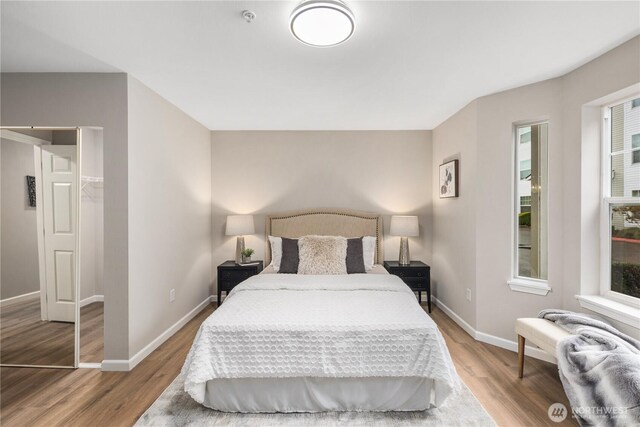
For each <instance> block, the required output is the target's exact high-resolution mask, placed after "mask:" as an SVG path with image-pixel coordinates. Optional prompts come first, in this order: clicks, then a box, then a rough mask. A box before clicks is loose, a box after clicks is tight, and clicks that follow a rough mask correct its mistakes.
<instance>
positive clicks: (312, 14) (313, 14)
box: [289, 0, 356, 47]
mask: <svg viewBox="0 0 640 427" xmlns="http://www.w3.org/2000/svg"><path fill="white" fill-rule="evenodd" d="M355 28H356V19H355V17H354V16H353V12H351V10H350V9H349V8H348V7H347V5H346V4H344V3H343V2H341V1H338V0H308V1H304V2H302V3H300V4H299V5H298V7H296V8H295V9H293V12H291V17H290V18H289V29H290V30H291V34H293V36H294V37H295V38H297V39H298V40H300V41H301V42H302V43H304V44H308V45H309V46H315V47H330V46H335V45H339V44H340V43H344V42H345V41H347V40H348V39H349V37H351V35H352V34H353V32H354V30H355Z"/></svg>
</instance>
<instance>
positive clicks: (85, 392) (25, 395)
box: [0, 305, 577, 426]
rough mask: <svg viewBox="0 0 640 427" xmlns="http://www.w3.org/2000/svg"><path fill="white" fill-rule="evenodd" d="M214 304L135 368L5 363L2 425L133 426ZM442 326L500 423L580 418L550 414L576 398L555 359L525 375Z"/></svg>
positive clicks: (440, 318)
mask: <svg viewBox="0 0 640 427" xmlns="http://www.w3.org/2000/svg"><path fill="white" fill-rule="evenodd" d="M213 310H214V305H211V306H209V307H207V308H206V309H205V310H203V311H202V312H201V313H200V314H199V315H198V316H197V317H196V318H194V319H193V320H192V321H191V322H189V323H188V324H187V325H186V326H185V327H184V328H182V329H181V330H180V331H179V332H178V333H176V334H175V335H174V336H173V337H171V338H170V339H169V340H168V341H167V342H165V343H164V344H163V345H162V346H161V347H160V348H158V349H157V350H156V351H154V352H153V353H152V354H151V355H149V357H147V358H146V359H145V360H143V361H142V362H141V363H140V364H139V365H138V366H137V367H136V368H135V369H134V370H133V371H131V372H129V373H119V372H101V371H99V370H95V369H78V370H75V371H69V370H56V369H30V368H2V369H0V395H1V399H0V424H2V426H24V425H29V426H54V425H60V426H62V425H65V426H95V425H100V426H129V425H132V424H134V423H135V421H136V420H137V419H138V418H139V417H140V416H141V415H142V414H143V413H144V411H145V410H146V409H147V408H148V407H149V406H150V405H151V404H152V403H153V402H154V401H155V399H156V398H157V397H158V396H159V395H160V394H161V393H162V391H163V390H164V389H165V388H166V387H167V386H168V385H169V384H170V383H171V381H173V379H174V378H175V377H176V376H177V375H178V372H179V371H180V368H181V367H182V363H183V362H184V358H185V357H186V354H187V351H188V350H189V347H190V345H191V342H192V341H193V338H194V336H195V333H196V331H197V329H198V326H199V325H200V323H202V321H203V320H204V319H205V318H206V317H207V316H208V315H209V314H211V313H212V312H213ZM432 317H433V319H434V320H435V322H436V323H437V324H438V326H439V327H440V330H441V331H442V334H443V335H444V337H445V340H446V342H447V346H448V347H449V350H450V352H451V355H452V357H453V360H454V363H455V365H456V369H457V370H458V373H459V374H460V376H461V377H462V379H463V381H464V382H465V383H466V384H467V386H468V387H469V388H470V389H471V391H472V392H473V394H474V395H475V396H476V398H478V400H479V401H480V402H481V403H482V405H483V406H484V407H485V409H486V410H487V411H488V412H489V414H491V416H492V417H493V419H494V420H495V421H496V422H497V423H498V424H499V425H500V426H543V425H549V426H551V425H553V426H556V425H563V424H564V425H577V424H574V423H573V422H572V421H570V420H569V419H567V420H565V422H564V423H562V424H557V423H553V422H551V421H550V420H549V418H548V417H547V409H548V407H549V405H550V404H552V403H555V402H561V403H564V404H565V405H567V407H568V402H567V399H566V397H565V395H564V392H563V390H562V385H561V383H560V380H559V379H558V374H557V370H556V367H555V365H552V364H549V363H546V362H542V361H539V360H536V359H531V358H527V359H526V362H525V377H524V379H522V380H519V379H518V378H517V355H516V354H515V353H513V352H510V351H507V350H503V349H501V348H498V347H494V346H491V345H488V344H483V343H479V342H477V341H475V340H473V339H472V338H471V337H470V336H469V335H467V334H466V333H465V332H464V331H463V330H462V329H461V328H460V327H459V326H458V325H456V324H455V323H454V322H453V321H452V320H451V319H449V317H447V316H446V315H445V314H444V313H443V312H442V311H440V310H438V309H437V308H435V307H434V309H433V313H432Z"/></svg>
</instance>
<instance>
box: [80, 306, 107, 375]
mask: <svg viewBox="0 0 640 427" xmlns="http://www.w3.org/2000/svg"><path fill="white" fill-rule="evenodd" d="M103 359H104V303H103V302H94V303H91V304H88V305H85V306H84V307H81V308H80V363H101V362H102V360H103Z"/></svg>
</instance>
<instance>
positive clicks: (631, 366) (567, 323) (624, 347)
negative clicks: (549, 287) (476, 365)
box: [538, 309, 640, 427]
mask: <svg viewBox="0 0 640 427" xmlns="http://www.w3.org/2000/svg"><path fill="white" fill-rule="evenodd" d="M538 317H541V318H543V319H547V320H550V321H552V322H555V323H556V325H558V326H560V327H562V328H563V329H566V330H567V331H569V332H570V333H571V334H573V335H569V336H568V337H567V338H564V339H562V340H561V341H560V342H559V343H558V346H557V348H556V352H557V358H558V370H559V372H560V379H561V380H562V385H563V386H564V390H565V392H566V393H567V397H568V398H569V402H570V403H571V407H572V409H573V413H574V415H575V416H576V419H577V421H578V422H579V423H580V425H582V426H616V427H617V426H633V425H640V341H638V340H636V339H633V338H632V337H629V336H627V335H625V334H623V333H622V332H620V331H618V330H617V329H615V328H614V327H613V326H611V325H610V324H608V323H607V322H605V321H604V320H601V319H598V318H595V317H594V316H589V315H586V314H582V313H574V312H571V311H566V310H553V309H551V310H542V311H541V312H540V313H539V314H538Z"/></svg>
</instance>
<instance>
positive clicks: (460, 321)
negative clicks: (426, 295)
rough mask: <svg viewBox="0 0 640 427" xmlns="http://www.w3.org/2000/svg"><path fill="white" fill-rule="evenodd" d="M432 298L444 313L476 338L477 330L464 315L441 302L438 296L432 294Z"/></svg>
mask: <svg viewBox="0 0 640 427" xmlns="http://www.w3.org/2000/svg"><path fill="white" fill-rule="evenodd" d="M431 299H432V300H433V302H435V304H436V305H437V306H438V308H439V309H440V310H442V311H443V312H444V314H446V315H447V316H449V317H450V318H451V320H453V321H454V322H456V324H457V325H458V326H460V327H461V328H462V329H464V331H465V332H466V333H468V334H469V335H471V336H472V337H473V339H476V330H475V329H474V328H473V326H471V325H470V324H468V323H467V322H466V321H465V320H464V319H463V318H462V317H460V316H458V315H457V314H456V313H455V312H454V311H453V310H451V309H450V308H449V307H447V306H446V305H444V304H443V303H442V302H440V301H439V300H438V299H437V298H436V297H433V296H432V297H431Z"/></svg>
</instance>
